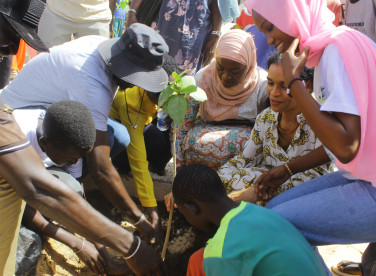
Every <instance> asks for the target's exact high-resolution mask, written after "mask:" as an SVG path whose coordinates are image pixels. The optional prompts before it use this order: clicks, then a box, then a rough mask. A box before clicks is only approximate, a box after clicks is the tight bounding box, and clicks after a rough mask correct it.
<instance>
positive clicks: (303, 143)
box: [218, 53, 335, 202]
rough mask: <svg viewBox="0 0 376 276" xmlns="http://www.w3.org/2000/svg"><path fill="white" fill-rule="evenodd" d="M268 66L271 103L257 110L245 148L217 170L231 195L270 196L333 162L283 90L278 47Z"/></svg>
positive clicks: (330, 166) (321, 171)
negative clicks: (259, 189)
mask: <svg viewBox="0 0 376 276" xmlns="http://www.w3.org/2000/svg"><path fill="white" fill-rule="evenodd" d="M268 70H269V72H268V84H267V92H268V94H269V99H270V104H271V107H270V108H267V109H265V110H264V111H263V112H262V113H261V114H259V115H258V117H257V119H256V124H255V127H254V128H253V130H252V135H251V139H250V140H249V141H248V142H247V145H246V146H245V148H244V151H243V152H242V153H241V154H239V155H238V156H236V157H234V158H232V159H231V160H229V161H228V162H227V163H226V164H225V165H223V166H222V167H221V168H220V169H219V170H218V174H219V176H220V177H221V179H222V181H223V183H224V184H225V186H226V189H227V192H228V193H229V196H230V197H231V198H232V199H234V200H235V201H242V200H244V201H249V202H257V201H259V200H266V199H270V198H271V197H273V196H275V195H276V194H279V193H282V192H284V191H286V190H288V189H290V188H293V187H294V186H297V185H299V184H301V183H303V182H306V181H308V180H311V179H313V178H316V177H318V176H321V175H324V174H327V173H330V172H332V171H333V170H334V168H335V166H334V164H332V163H331V162H330V159H329V157H328V155H327V153H326V152H325V149H324V147H323V146H322V144H321V142H320V141H319V139H318V138H317V137H316V136H315V134H314V133H313V131H312V130H311V128H310V127H309V126H308V124H307V122H306V120H305V119H304V117H303V115H302V114H301V111H300V110H299V107H298V105H297V104H296V102H295V101H294V99H293V98H291V97H290V96H289V95H288V93H287V91H286V88H285V84H284V78H283V71H282V65H281V55H280V54H279V53H275V54H273V55H272V56H271V57H270V58H269V60H268ZM259 186H263V189H262V190H263V193H261V192H260V193H258V187H259Z"/></svg>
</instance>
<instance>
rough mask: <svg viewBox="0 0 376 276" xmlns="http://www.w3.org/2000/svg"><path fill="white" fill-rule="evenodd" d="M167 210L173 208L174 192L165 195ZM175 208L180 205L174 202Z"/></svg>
mask: <svg viewBox="0 0 376 276" xmlns="http://www.w3.org/2000/svg"><path fill="white" fill-rule="evenodd" d="M163 199H164V202H165V205H166V209H167V212H170V210H171V200H172V193H168V194H167V195H165V196H164V197H163ZM174 208H178V206H177V205H176V204H175V203H174Z"/></svg>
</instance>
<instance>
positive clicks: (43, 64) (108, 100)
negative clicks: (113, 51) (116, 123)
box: [0, 36, 116, 131]
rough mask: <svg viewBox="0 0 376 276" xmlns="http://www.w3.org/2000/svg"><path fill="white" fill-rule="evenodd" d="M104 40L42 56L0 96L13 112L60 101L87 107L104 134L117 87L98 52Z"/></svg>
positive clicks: (74, 44) (87, 39)
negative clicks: (22, 108)
mask: <svg viewBox="0 0 376 276" xmlns="http://www.w3.org/2000/svg"><path fill="white" fill-rule="evenodd" d="M106 39H107V38H104V37H101V36H86V37H81V38H79V39H76V40H73V41H70V42H67V43H64V44H62V45H59V46H56V47H53V48H51V49H50V53H41V54H39V55H38V56H36V57H35V58H33V59H32V60H31V61H30V62H28V63H27V64H26V65H25V66H24V68H23V69H22V70H21V71H20V73H19V74H18V75H17V78H15V79H14V80H13V81H12V82H11V83H10V84H9V85H8V86H7V87H5V88H4V89H3V91H2V92H1V94H0V97H1V99H3V101H4V102H5V103H7V104H9V105H10V106H12V107H13V108H21V107H30V106H37V107H38V106H39V107H40V106H43V107H45V108H48V107H49V106H50V105H51V104H53V103H55V102H59V101H62V100H73V101H77V102H80V103H83V104H84V105H86V106H87V107H88V108H89V110H90V111H91V113H92V116H93V119H94V123H95V127H96V129H97V130H101V131H107V119H108V114H109V112H110V108H111V104H112V99H113V97H114V95H115V92H116V85H114V84H112V83H111V81H110V71H109V70H108V68H107V67H106V65H105V63H104V61H103V59H102V57H101V56H100V54H99V52H98V51H97V47H98V45H99V44H100V43H101V42H103V41H105V40H106Z"/></svg>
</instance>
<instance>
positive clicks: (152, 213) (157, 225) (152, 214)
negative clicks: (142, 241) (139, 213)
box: [145, 207, 162, 249]
mask: <svg viewBox="0 0 376 276" xmlns="http://www.w3.org/2000/svg"><path fill="white" fill-rule="evenodd" d="M145 212H146V213H147V214H148V216H149V218H150V219H151V226H152V227H153V229H154V231H155V235H154V237H151V238H150V239H146V241H148V242H149V243H150V244H152V245H155V248H156V249H159V247H160V245H161V243H162V239H161V236H162V235H161V231H162V227H161V219H160V217H159V213H158V208H157V207H145Z"/></svg>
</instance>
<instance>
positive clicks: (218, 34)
mask: <svg viewBox="0 0 376 276" xmlns="http://www.w3.org/2000/svg"><path fill="white" fill-rule="evenodd" d="M211 34H212V35H217V36H218V37H220V36H221V31H212V32H211Z"/></svg>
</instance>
